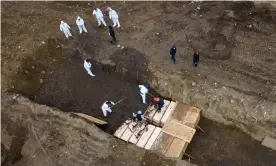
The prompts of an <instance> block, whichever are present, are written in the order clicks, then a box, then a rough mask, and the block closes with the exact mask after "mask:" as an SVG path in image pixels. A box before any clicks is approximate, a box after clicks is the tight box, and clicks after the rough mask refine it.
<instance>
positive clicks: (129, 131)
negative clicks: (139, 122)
mask: <svg viewBox="0 0 276 166" xmlns="http://www.w3.org/2000/svg"><path fill="white" fill-rule="evenodd" d="M135 124H136V123H135V122H131V123H130V124H129V125H128V127H127V128H126V130H125V132H124V133H123V135H122V136H121V139H122V140H124V141H126V142H128V140H129V139H130V137H131V136H132V135H133V132H134V128H133V125H135Z"/></svg>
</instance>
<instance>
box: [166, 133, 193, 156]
mask: <svg viewBox="0 0 276 166" xmlns="http://www.w3.org/2000/svg"><path fill="white" fill-rule="evenodd" d="M188 144H189V143H188V142H186V141H183V140H181V139H179V138H176V137H175V138H174V139H173V141H172V143H171V146H170V147H169V148H168V150H167V151H166V154H165V156H166V157H182V156H183V154H184V153H185V150H186V148H187V146H188Z"/></svg>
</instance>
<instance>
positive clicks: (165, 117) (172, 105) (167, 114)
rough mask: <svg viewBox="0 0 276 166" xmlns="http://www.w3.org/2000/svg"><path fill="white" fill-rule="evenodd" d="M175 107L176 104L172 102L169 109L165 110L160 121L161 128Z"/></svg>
mask: <svg viewBox="0 0 276 166" xmlns="http://www.w3.org/2000/svg"><path fill="white" fill-rule="evenodd" d="M176 106H177V102H173V101H171V103H170V105H169V107H168V108H167V110H166V112H165V114H164V115H163V117H162V119H161V126H162V127H163V126H164V124H165V123H166V122H167V120H168V119H169V117H170V115H171V113H172V111H173V110H174V109H175V107H176Z"/></svg>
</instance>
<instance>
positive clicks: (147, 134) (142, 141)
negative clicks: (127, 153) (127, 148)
mask: <svg viewBox="0 0 276 166" xmlns="http://www.w3.org/2000/svg"><path fill="white" fill-rule="evenodd" d="M147 128H148V129H147V131H145V132H144V133H143V134H142V136H141V138H140V139H139V141H138V142H137V144H136V145H137V146H139V147H141V148H144V146H145V145H146V144H147V142H148V140H149V138H150V136H151V134H152V133H153V131H154V129H155V126H153V125H148V126H147Z"/></svg>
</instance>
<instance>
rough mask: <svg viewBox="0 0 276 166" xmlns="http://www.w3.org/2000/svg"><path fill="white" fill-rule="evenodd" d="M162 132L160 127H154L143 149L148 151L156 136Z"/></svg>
mask: <svg viewBox="0 0 276 166" xmlns="http://www.w3.org/2000/svg"><path fill="white" fill-rule="evenodd" d="M161 131H162V129H161V128H160V127H156V128H155V129H154V131H153V133H152V135H151V136H150V138H149V140H148V142H147V144H146V146H145V149H148V150H149V149H150V148H151V147H152V145H153V143H154V142H155V140H156V139H157V137H158V135H159V134H160V132H161Z"/></svg>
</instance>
